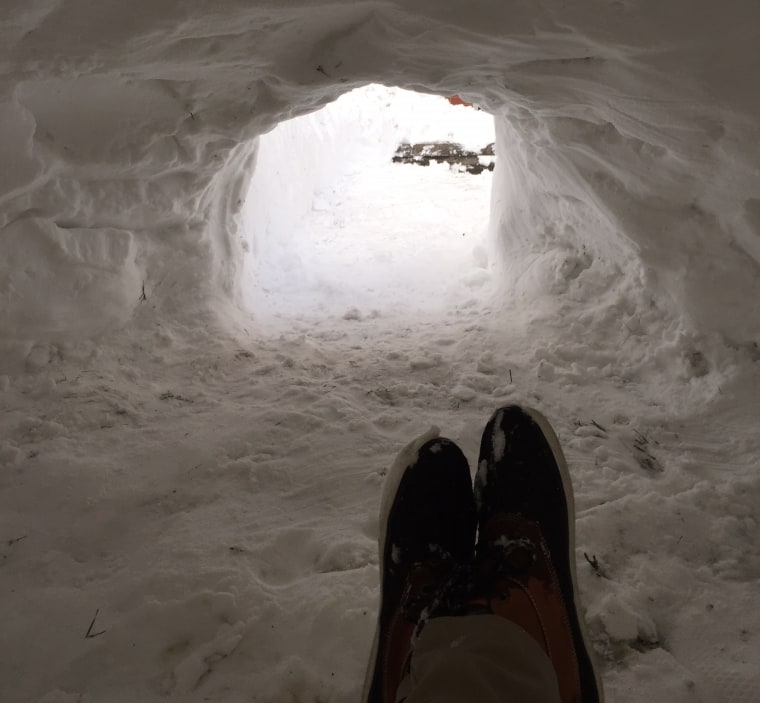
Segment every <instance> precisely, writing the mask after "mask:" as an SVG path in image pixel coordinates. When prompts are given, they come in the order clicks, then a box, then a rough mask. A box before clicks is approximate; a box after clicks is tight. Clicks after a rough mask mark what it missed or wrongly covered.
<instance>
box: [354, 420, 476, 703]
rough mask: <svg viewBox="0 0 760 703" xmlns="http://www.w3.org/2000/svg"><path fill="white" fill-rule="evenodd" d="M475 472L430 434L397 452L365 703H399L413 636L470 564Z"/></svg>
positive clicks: (384, 517)
mask: <svg viewBox="0 0 760 703" xmlns="http://www.w3.org/2000/svg"><path fill="white" fill-rule="evenodd" d="M475 529H476V516H475V502H474V499H473V494H472V484H471V478H470V470H469V466H468V464H467V460H466V459H465V457H464V454H462V451H461V450H460V449H459V447H457V446H456V445H455V444H454V443H453V442H451V441H450V440H447V439H444V438H435V437H434V436H432V435H430V434H429V435H427V436H424V437H421V438H419V439H418V440H415V441H414V442H412V443H410V444H409V445H408V446H407V447H406V448H405V449H404V450H402V452H401V453H400V454H399V457H398V458H397V460H396V462H395V464H394V466H393V468H392V469H391V470H390V472H389V474H388V476H387V477H386V481H385V487H384V491H383V498H382V502H381V508H380V539H379V543H380V607H379V612H378V622H377V630H376V632H375V639H374V643H373V646H372V653H371V655H370V661H369V666H368V669H367V675H366V678H365V683H364V694H363V697H362V700H363V701H364V702H365V703H395V700H396V690H397V688H398V685H399V682H400V681H401V679H402V677H403V676H404V674H405V672H406V670H407V668H408V665H409V656H410V651H411V647H412V640H413V635H414V632H415V630H416V628H417V626H418V623H419V621H420V619H421V617H422V616H423V615H424V614H426V613H427V612H428V611H429V610H430V609H431V608H433V607H434V606H435V603H436V602H437V600H438V598H439V597H440V594H441V593H442V590H443V588H444V586H445V584H446V583H447V582H448V580H449V579H450V577H451V575H452V573H453V572H454V571H457V570H459V569H461V568H463V567H462V565H463V564H466V563H468V562H470V561H471V560H472V557H473V554H474V549H475Z"/></svg>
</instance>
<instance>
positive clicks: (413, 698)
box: [397, 615, 560, 703]
mask: <svg viewBox="0 0 760 703" xmlns="http://www.w3.org/2000/svg"><path fill="white" fill-rule="evenodd" d="M397 700H398V701H404V703H470V702H472V701H477V703H560V698H559V689H558V687H557V677H556V675H555V674H554V668H553V667H552V663H551V660H550V659H549V657H548V656H547V655H546V653H545V652H544V650H543V649H542V648H541V646H540V645H539V644H538V643H537V642H536V641H535V640H534V639H533V638H532V637H531V636H530V635H529V634H528V633H527V632H525V630H523V629H522V628H521V627H519V626H518V625H515V624H514V623H512V622H510V621H509V620H507V619H506V618H503V617H499V616H498V615H469V616H464V617H462V616H456V617H440V618H433V619H431V620H430V621H429V622H428V623H427V624H426V625H425V627H424V629H423V630H422V633H421V634H420V636H419V639H418V640H417V641H416V642H415V644H414V653H413V655H412V658H411V670H410V672H409V675H408V676H407V677H406V678H405V679H404V680H403V681H402V682H401V685H400V686H399V689H398V692H397Z"/></svg>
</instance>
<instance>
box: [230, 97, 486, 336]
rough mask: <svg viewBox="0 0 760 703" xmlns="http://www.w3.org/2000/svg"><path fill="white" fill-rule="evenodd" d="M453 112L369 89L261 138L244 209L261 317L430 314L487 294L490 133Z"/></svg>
mask: <svg viewBox="0 0 760 703" xmlns="http://www.w3.org/2000/svg"><path fill="white" fill-rule="evenodd" d="M465 100H466V98H465ZM459 102H460V100H459V99H458V98H457V97H456V96H451V99H449V100H447V99H446V98H445V97H441V96H434V95H422V94H419V93H414V92H411V91H408V90H401V89H398V88H386V87H383V86H380V85H370V86H367V87H365V88H361V89H358V90H355V91H352V92H351V93H348V94H346V95H344V96H342V97H341V98H340V99H338V100H337V101H336V102H334V103H332V104H330V105H328V106H326V107H325V108H323V109H321V110H320V111H318V112H315V113H312V114H310V115H306V116H304V117H299V118H296V119H293V120H290V121H288V122H285V123H281V124H280V125H279V126H278V127H276V128H275V129H274V130H273V131H272V132H270V133H268V134H266V135H264V136H263V137H262V138H261V141H260V147H259V153H258V158H257V161H256V168H255V172H254V175H253V179H252V183H251V187H250V190H249V193H248V197H247V199H246V203H245V210H244V223H245V230H246V240H247V244H248V246H247V249H248V261H247V262H246V277H245V286H246V296H247V299H248V303H249V305H250V307H252V308H253V310H254V311H255V312H256V313H257V316H258V317H259V318H260V319H261V318H264V319H268V320H269V321H270V322H276V320H277V319H284V320H287V319H292V318H303V319H314V318H321V317H331V318H332V317H335V316H339V317H345V318H346V319H364V318H365V317H377V316H388V315H394V314H430V315H434V314H435V313H436V311H441V310H442V309H446V308H449V307H451V306H467V305H468V304H469V305H472V304H473V302H474V300H475V299H477V298H479V297H481V298H482V297H483V296H484V295H485V294H486V292H487V290H488V288H489V285H490V274H489V262H490V258H491V257H490V252H489V245H488V236H487V230H488V221H489V210H490V193H491V180H492V170H493V167H494V163H495V156H494V152H493V143H494V122H493V117H492V116H491V115H490V114H488V113H487V112H484V111H481V110H479V109H478V107H477V106H473V105H467V104H458V103H459Z"/></svg>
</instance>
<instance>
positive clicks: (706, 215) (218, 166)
mask: <svg viewBox="0 0 760 703" xmlns="http://www.w3.org/2000/svg"><path fill="white" fill-rule="evenodd" d="M0 46H1V47H2V49H0V52H1V55H2V61H1V62H0V125H2V131H1V132H0V163H1V164H2V168H0V229H2V232H1V233H0V316H2V319H3V328H4V334H5V335H6V337H7V338H11V339H34V338H49V337H54V336H56V335H66V334H72V333H73V334H79V335H81V334H95V333H97V332H99V331H101V330H103V329H105V328H107V327H109V326H113V325H118V324H123V323H125V322H126V321H128V320H129V318H130V316H131V315H132V313H133V311H134V309H135V306H136V302H137V300H138V298H139V296H140V294H141V291H142V287H143V285H144V287H145V290H146V291H147V293H148V294H149V295H150V296H151V300H152V302H153V304H154V305H156V306H157V307H158V308H159V309H160V310H162V311H164V312H166V314H167V315H169V316H181V315H183V314H187V313H188V312H191V313H192V314H194V315H201V314H203V313H210V314H213V315H217V316H218V315H220V314H222V313H224V312H225V311H227V312H228V311H230V310H232V309H234V308H235V306H236V305H238V304H239V302H240V300H241V299H242V298H241V295H240V281H241V269H242V263H241V262H242V261H243V259H244V256H245V253H246V251H254V252H255V248H256V242H255V238H256V236H257V235H256V232H253V233H252V234H251V233H248V232H245V231H244V229H243V227H242V226H241V222H242V218H241V207H242V204H243V201H244V198H245V194H246V189H247V186H248V182H249V180H250V178H251V175H252V173H253V171H254V167H255V162H256V148H257V142H256V136H257V135H259V134H262V133H264V132H266V131H268V130H270V129H271V128H272V127H274V126H275V125H276V124H278V123H279V122H281V121H283V120H285V119H288V118H290V117H293V116H296V115H300V114H305V113H307V112H310V111H314V110H316V109H318V108H319V107H320V106H322V105H324V104H326V103H328V102H329V101H332V100H333V99H335V98H336V97H338V96H339V95H340V94H342V93H344V92H346V91H348V90H350V89H352V88H355V87H359V86H362V85H365V84H367V83H371V82H377V83H383V84H386V85H397V86H400V87H404V88H410V89H414V90H418V91H421V92H426V93H438V94H441V95H451V94H460V95H463V96H464V97H466V98H467V99H470V100H472V101H475V102H477V103H478V104H480V105H482V106H483V107H484V108H485V109H487V110H488V111H490V112H491V113H492V114H493V115H494V116H495V119H496V127H497V130H496V131H497V151H498V153H499V155H500V163H499V167H498V168H497V171H496V173H495V175H494V192H493V196H492V218H491V229H492V239H493V244H494V249H495V251H498V252H499V261H500V266H501V268H502V271H501V275H502V277H503V280H504V281H505V282H506V283H508V288H509V290H510V292H511V294H512V295H516V296H524V297H525V299H526V300H530V297H531V296H533V295H540V294H543V293H545V292H546V291H547V290H549V291H550V290H551V281H552V276H553V275H554V274H553V272H554V271H555V269H556V267H557V266H558V262H560V263H561V262H567V261H570V262H574V263H572V265H573V266H579V267H581V268H582V267H583V266H584V265H589V262H590V261H592V260H593V261H600V262H602V264H601V265H604V266H607V267H608V268H609V270H610V278H609V280H610V281H614V280H615V272H616V271H620V272H621V273H620V275H621V276H623V275H625V276H627V277H628V278H629V280H631V277H632V276H633V279H635V280H633V283H634V284H635V285H636V286H639V287H640V288H641V289H642V290H647V291H651V294H652V295H653V296H656V297H657V299H658V301H659V302H660V303H661V304H663V305H665V306H669V307H671V308H672V309H673V311H674V312H676V313H678V314H680V315H683V317H684V318H685V319H686V320H687V321H690V322H691V323H693V324H694V325H695V326H696V327H697V328H700V329H703V330H705V331H714V332H719V333H721V334H723V335H724V336H725V337H726V338H727V339H728V340H730V341H732V342H735V343H740V344H742V343H749V342H751V341H753V340H755V341H757V339H758V338H757V330H758V322H760V309H759V308H758V306H757V304H756V301H757V300H758V299H760V279H759V278H758V271H759V270H760V269H759V268H758V265H759V262H760V167H759V165H760V138H759V137H760V88H758V75H760V48H759V47H760V9H758V5H757V3H756V2H755V0H729V2H722V3H715V2H707V1H706V0H697V1H696V2H695V0H670V1H669V2H663V3H655V2H649V3H645V2H636V0H619V1H612V0H609V1H598V0H589V1H588V2H582V3H568V2H559V1H558V0H541V1H538V2H524V1H521V2H516V1H509V0H476V1H474V2H467V3H465V2H461V0H456V1H454V0H408V1H407V2H403V3H395V2H357V1H356V0H351V1H350V2H349V1H347V0H333V2H329V3H318V2H303V1H300V2H299V1H292V0H278V1H277V2H256V1H255V0H247V1H245V2H243V1H242V0H213V1H212V0H161V1H160V2H144V1H143V0H133V1H132V2H123V0H98V2H92V1H91V0H4V2H3V13H2V19H0ZM251 238H253V240H254V241H249V239H251ZM560 259H561V261H560ZM623 272H625V274H623Z"/></svg>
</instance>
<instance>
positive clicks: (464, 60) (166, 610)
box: [0, 0, 760, 703]
mask: <svg viewBox="0 0 760 703" xmlns="http://www.w3.org/2000/svg"><path fill="white" fill-rule="evenodd" d="M758 27H760V9H758V7H757V5H756V3H753V2H750V1H749V0H730V1H729V2H728V3H712V2H707V1H706V0H699V1H698V2H694V1H693V0H692V1H690V2H687V1H686V0H673V1H672V2H668V3H661V4H652V3H635V2H629V1H626V0H622V1H620V2H611V1H610V2H588V3H565V2H559V1H558V0H543V1H542V2H538V3H527V2H515V1H512V0H510V1H504V0H500V1H498V2H497V1H496V0H478V2H475V3H466V4H465V3H461V2H454V1H453V0H409V1H408V2H404V3H395V2H354V1H352V2H348V1H346V0H337V1H335V2H331V3H317V2H301V1H298V0H281V1H280V2H277V3H275V2H270V3H265V2H259V1H257V0H248V1H246V2H243V1H241V0H217V1H216V2H208V1H204V0H185V1H183V2H179V0H163V1H162V2H160V3H155V2H154V3H147V2H142V0H139V1H137V0H136V1H135V2H131V3H123V2H120V1H117V0H100V2H97V3H92V2H89V1H87V0H36V1H35V2H28V1H25V2H21V0H6V2H5V3H4V13H3V18H2V19H0V37H1V38H2V42H1V43H0V46H2V47H3V48H2V50H0V51H2V63H0V125H1V126H2V131H1V132H0V158H1V160H2V164H3V168H2V171H0V229H1V230H2V231H1V232H0V315H1V316H2V320H3V326H2V333H1V334H2V337H1V338H0V374H2V375H0V390H1V391H2V396H1V397H2V417H3V427H4V431H3V437H2V438H0V485H2V491H1V492H0V505H2V512H1V513H0V525H2V532H0V538H1V539H2V546H1V547H0V555H1V557H0V572H2V576H3V579H2V581H3V586H2V588H3V599H2V605H0V613H2V618H3V623H4V628H3V630H4V634H5V637H3V638H2V642H1V643H0V654H2V656H0V662H1V663H0V672H2V673H1V674H0V695H1V696H2V699H3V700H8V701H40V702H43V701H44V703H68V702H69V701H95V700H107V701H127V700H130V701H131V700H141V701H153V700H160V699H165V698H166V697H169V698H174V699H177V700H183V701H201V700H218V701H243V700H260V701H282V700H296V701H301V700H329V701H349V700H356V699H357V697H358V693H359V690H360V687H361V679H362V675H363V671H364V667H365V665H366V655H367V652H368V649H369V644H370V638H371V632H372V627H373V619H374V615H375V612H376V608H377V603H376V599H377V591H378V584H377V576H378V567H377V553H376V540H377V531H378V528H377V517H376V515H377V506H378V500H379V495H380V491H381V486H382V483H383V476H384V473H385V469H386V467H387V466H388V465H389V464H390V463H391V461H392V459H393V456H394V455H395V454H396V452H397V451H398V449H399V448H400V447H401V446H403V445H404V444H406V442H407V441H408V440H409V439H410V438H411V437H413V436H415V435H418V434H420V433H421V432H423V431H424V430H426V429H427V428H428V427H430V426H431V425H433V426H436V427H438V426H439V427H440V428H441V431H442V432H443V433H445V434H446V435H447V436H449V437H451V438H452V439H454V440H456V441H457V442H458V443H459V444H460V445H461V446H462V448H463V449H464V451H465V453H466V455H467V456H468V458H469V459H470V461H471V463H472V464H473V466H474V462H475V461H476V459H477V447H478V442H479V435H480V432H481V429H482V426H483V424H484V422H485V420H486V419H487V417H488V415H489V414H490V413H491V411H492V410H493V409H494V408H496V407H498V406H499V405H503V404H504V403H509V402H520V403H522V402H525V403H528V404H531V405H535V406H537V407H540V408H541V409H542V411H543V412H545V413H546V414H547V415H548V416H549V417H550V418H551V420H552V422H554V423H555V425H556V427H557V431H558V434H559V436H560V439H561V441H562V442H563V446H564V447H565V451H566V453H567V456H568V460H569V462H570V466H571V471H572V475H573V483H574V488H575V497H576V502H577V507H576V510H577V550H576V551H577V554H576V557H577V562H578V570H579V587H580V591H581V599H582V601H583V603H584V606H585V614H586V619H587V621H588V623H589V627H590V630H591V634H592V637H593V640H594V646H595V649H596V650H597V655H598V657H599V659H600V661H601V665H602V667H603V677H604V682H605V688H606V691H607V700H608V701H620V702H622V701H638V700H642V699H648V700H651V701H652V702H653V703H658V702H660V701H663V702H664V701H668V703H679V702H680V701H683V702H684V703H685V702H686V701H699V700H727V701H729V700H730V701H751V700H755V699H756V693H752V692H753V691H755V692H756V691H757V690H760V680H759V679H758V674H757V672H756V662H757V660H758V655H759V654H760V615H759V614H758V613H760V608H758V607H757V606H758V594H757V581H758V578H760V557H758V552H757V547H756V545H757V540H758V529H757V521H756V517H755V512H756V506H757V505H758V504H760V479H759V478H758V472H757V457H758V455H759V452H760V437H758V435H757V426H758V420H760V406H759V405H758V403H757V396H758V387H759V382H760V368H759V366H758V363H757V362H758V360H760V352H759V351H758V343H760V309H758V306H757V305H756V301H757V300H758V299H759V298H760V276H759V275H758V274H759V272H760V195H758V194H759V193H760V140H759V139H758V136H760V135H759V132H760V90H758V88H757V85H756V83H757V81H756V77H757V75H758V73H759V72H760V50H758V46H759V45H760V43H759V40H760V30H758ZM373 83H376V84H383V85H387V86H399V87H400V88H404V89H410V90H415V91H418V92H420V93H424V94H430V95H439V96H451V95H462V96H464V97H465V98H467V100H469V101H471V102H475V103H476V104H477V105H478V106H480V107H481V108H482V109H483V110H484V111H485V112H487V113H490V114H491V115H493V118H494V121H495V129H496V153H497V157H498V158H497V165H496V169H495V171H494V173H493V183H492V193H491V203H490V222H489V224H488V226H487V231H486V235H485V240H484V241H485V242H486V243H485V248H486V250H487V251H486V252H485V253H484V254H482V255H479V256H480V259H479V261H480V268H481V269H482V271H484V273H482V274H478V275H479V276H480V278H478V279H477V282H476V283H473V282H472V281H473V280H474V279H468V280H466V281H464V282H463V283H462V287H459V288H457V287H456V286H458V285H459V283H456V285H454V283H452V287H451V291H452V293H453V295H452V299H451V301H447V302H446V305H445V306H443V307H444V308H445V309H444V310H442V311H440V312H439V313H438V314H436V315H420V314H417V313H416V312H415V311H414V310H413V309H412V307H413V306H409V309H408V310H406V311H405V312H404V311H403V310H400V311H399V310H397V311H395V312H393V313H392V314H391V313H387V314H386V313H383V314H375V313H374V312H373V310H372V309H371V308H372V305H371V304H368V305H367V307H366V308H363V307H362V306H361V305H359V306H357V307H353V308H352V309H351V310H347V311H345V312H346V314H343V315H342V314H330V315H327V316H324V317H322V318H320V319H311V318H308V317H304V316H297V315H296V316H292V317H289V318H287V319H285V320H284V321H283V320H280V324H279V327H277V328H276V330H275V329H268V328H267V329H265V326H264V325H263V324H262V320H263V318H264V317H265V315H264V312H265V311H263V310H260V309H257V308H256V305H255V304H252V303H251V301H250V300H249V299H248V298H247V296H246V293H245V290H246V288H245V287H246V285H247V282H248V283H249V282H250V279H251V276H253V277H254V278H255V275H256V273H255V264H256V262H257V260H258V259H257V257H259V256H260V252H261V251H262V249H266V247H268V246H270V245H271V241H270V240H271V237H270V236H269V235H270V234H271V232H269V231H268V230H267V228H266V223H267V222H268V221H269V220H271V217H270V215H271V213H272V212H273V211H274V209H275V208H276V209H277V213H278V217H279V218H280V219H279V220H278V222H279V224H280V229H281V230H287V229H288V225H287V223H288V217H290V218H291V219H292V220H293V224H295V220H296V219H297V217H298V216H299V214H300V213H301V211H305V210H308V209H309V208H312V207H313V203H314V198H315V197H317V192H318V190H319V188H321V187H323V186H324V185H325V183H327V182H328V181H330V178H331V176H330V175H329V173H328V171H329V169H328V170H327V171H325V170H324V164H325V163H329V162H330V161H331V160H335V159H337V158H338V156H336V155H339V154H340V152H341V149H342V150H344V151H345V148H346V143H345V139H343V138H344V137H345V134H346V130H347V128H346V124H345V123H341V122H340V120H339V119H338V118H333V117H331V118H330V120H331V121H330V122H329V123H326V122H324V121H322V122H320V121H319V119H317V118H316V117H315V118H314V119H312V120H311V121H309V122H308V125H309V126H308V128H307V127H304V128H294V129H293V130H292V135H291V136H292V139H293V143H294V144H295V145H296V147H297V149H296V154H297V155H296V156H295V157H294V158H293V161H292V163H291V164H290V165H289V169H284V170H283V173H284V174H285V175H284V176H282V177H281V178H280V180H279V181H277V183H276V184H275V185H274V186H272V187H270V188H269V190H266V189H264V190H263V191H260V192H259V195H258V196H257V197H258V200H257V199H256V197H254V198H253V199H251V197H250V196H249V197H248V198H247V194H248V193H249V189H250V188H251V184H252V183H254V184H255V183H256V179H257V175H258V177H259V178H260V180H261V177H262V174H264V175H266V172H265V171H264V170H263V166H262V164H263V163H264V156H263V150H261V149H260V148H259V147H260V140H259V137H260V135H262V134H264V133H266V132H268V131H269V130H272V129H273V128H274V127H275V126H276V125H278V124H279V123H282V122H284V121H286V120H288V119H290V118H292V117H295V116H299V115H307V114H310V113H314V114H315V115H316V114H317V113H316V111H317V110H319V109H320V108H322V107H323V106H325V105H327V104H328V103H331V102H332V101H333V100H335V99H336V98H338V97H339V96H341V95H343V94H345V93H348V92H349V91H351V90H352V89H354V88H359V87H361V86H366V85H368V84H373ZM367 119H370V118H367ZM379 119H380V118H379V117H378V120H379ZM370 121H371V120H370ZM325 125H327V126H325ZM299 150H300V151H299ZM298 154H300V156H299V155H298ZM307 155H308V159H307V158H306V156H307ZM257 167H258V171H257ZM399 168H414V167H411V166H403V167H399ZM315 174H319V178H316V176H315ZM263 182H267V183H268V182H269V181H268V180H267V179H264V181H263ZM270 185H271V184H270ZM262 192H263V193H265V195H266V197H263V196H262V195H261V193H262ZM375 205H376V203H372V202H371V201H370V202H368V204H367V207H368V208H371V207H375ZM268 208H269V209H268ZM288 208H292V212H290V211H287V209H288ZM283 213H284V214H283ZM283 223H284V224H283ZM356 236H357V237H360V236H361V231H357V234H356ZM424 254H425V252H424V251H423V252H422V255H421V256H420V260H421V264H420V266H421V269H422V268H424V267H425V265H426V264H425V256H424ZM484 262H485V263H484ZM463 280H464V279H463ZM468 281H469V282H468ZM400 301H401V303H402V304H403V301H404V296H403V291H402V293H401V294H400ZM402 307H403V305H402ZM584 553H585V554H588V555H595V557H596V559H595V560H592V561H594V562H595V563H596V565H597V566H596V567H595V568H592V567H591V566H590V564H589V563H586V560H585V559H584ZM96 615H97V617H95V616H96ZM88 625H90V629H89V630H88ZM85 633H87V636H85ZM93 633H96V636H93Z"/></svg>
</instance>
